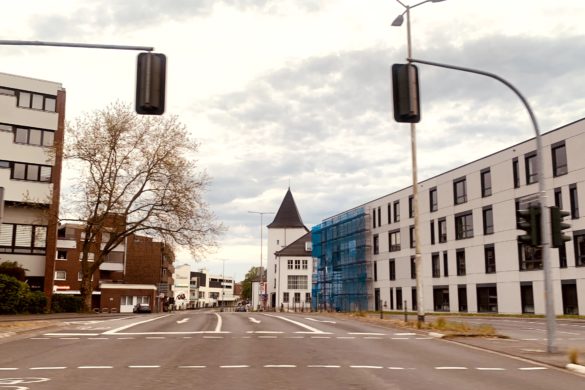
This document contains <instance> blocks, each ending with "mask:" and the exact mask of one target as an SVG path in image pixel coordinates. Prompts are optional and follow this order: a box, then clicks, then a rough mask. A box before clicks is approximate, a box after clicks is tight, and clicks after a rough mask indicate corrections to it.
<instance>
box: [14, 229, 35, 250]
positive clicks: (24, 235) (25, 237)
mask: <svg viewBox="0 0 585 390" xmlns="http://www.w3.org/2000/svg"><path fill="white" fill-rule="evenodd" d="M32 231H33V227H32V226H31V225H16V236H15V239H14V246H19V247H25V248H30V246H31V245H32Z"/></svg>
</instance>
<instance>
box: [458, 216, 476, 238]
mask: <svg viewBox="0 0 585 390" xmlns="http://www.w3.org/2000/svg"><path fill="white" fill-rule="evenodd" d="M471 237H473V214H472V212H470V211H469V212H466V213H465V214H459V215H455V239H456V240H462V239H464V238H471Z"/></svg>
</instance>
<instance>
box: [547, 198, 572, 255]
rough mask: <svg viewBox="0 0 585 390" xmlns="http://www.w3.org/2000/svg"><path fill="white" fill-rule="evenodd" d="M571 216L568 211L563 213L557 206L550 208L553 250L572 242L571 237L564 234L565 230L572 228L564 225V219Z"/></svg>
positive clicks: (566, 224)
mask: <svg viewBox="0 0 585 390" xmlns="http://www.w3.org/2000/svg"><path fill="white" fill-rule="evenodd" d="M570 214H571V213H569V212H568V211H563V210H561V209H559V208H558V207H556V206H555V207H551V208H550V230H551V233H552V243H551V246H552V247H553V248H560V247H562V246H563V245H565V242H567V241H571V237H569V236H566V235H564V234H563V230H565V229H568V228H570V227H571V225H569V224H568V223H563V218H564V217H568V216H569V215H570Z"/></svg>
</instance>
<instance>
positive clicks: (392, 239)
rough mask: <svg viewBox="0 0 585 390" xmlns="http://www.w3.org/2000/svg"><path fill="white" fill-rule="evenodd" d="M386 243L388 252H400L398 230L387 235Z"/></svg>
mask: <svg viewBox="0 0 585 390" xmlns="http://www.w3.org/2000/svg"><path fill="white" fill-rule="evenodd" d="M388 243H389V248H388V250H389V251H390V252H397V251H399V250H400V230H395V231H393V232H389V233H388Z"/></svg>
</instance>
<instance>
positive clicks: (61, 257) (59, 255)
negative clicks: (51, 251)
mask: <svg viewBox="0 0 585 390" xmlns="http://www.w3.org/2000/svg"><path fill="white" fill-rule="evenodd" d="M57 260H67V251H66V250H64V249H61V250H58V251H57Z"/></svg>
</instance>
